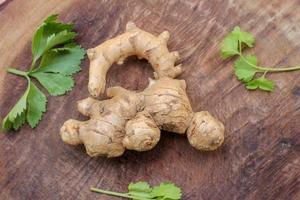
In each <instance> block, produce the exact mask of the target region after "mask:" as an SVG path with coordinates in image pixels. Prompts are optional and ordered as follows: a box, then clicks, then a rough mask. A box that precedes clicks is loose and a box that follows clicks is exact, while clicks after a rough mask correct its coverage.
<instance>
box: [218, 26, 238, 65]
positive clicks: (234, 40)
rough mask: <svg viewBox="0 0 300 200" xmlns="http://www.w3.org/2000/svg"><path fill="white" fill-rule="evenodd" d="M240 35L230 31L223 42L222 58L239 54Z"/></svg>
mask: <svg viewBox="0 0 300 200" xmlns="http://www.w3.org/2000/svg"><path fill="white" fill-rule="evenodd" d="M238 46H239V43H238V36H237V35H236V34H235V33H233V32H231V33H229V34H228V35H227V36H226V37H225V38H224V40H223V42H222V43H221V57H222V59H226V58H229V57H231V56H234V55H238V54H239V47H238Z"/></svg>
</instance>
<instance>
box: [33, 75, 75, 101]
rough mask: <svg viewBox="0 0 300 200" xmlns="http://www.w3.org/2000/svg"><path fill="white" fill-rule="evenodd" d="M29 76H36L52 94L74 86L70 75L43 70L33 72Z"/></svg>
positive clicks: (68, 89)
mask: <svg viewBox="0 0 300 200" xmlns="http://www.w3.org/2000/svg"><path fill="white" fill-rule="evenodd" d="M30 76H32V77H34V78H36V79H37V80H38V81H39V82H40V83H41V84H42V86H44V87H45V88H46V89H47V91H48V92H49V93H50V94H51V95H53V96H57V95H62V94H65V93H66V92H67V91H70V90H71V89H72V88H73V86H74V81H73V79H72V77H71V76H64V75H62V74H54V73H44V72H34V73H31V74H30Z"/></svg>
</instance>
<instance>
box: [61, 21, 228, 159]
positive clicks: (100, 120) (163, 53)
mask: <svg viewBox="0 0 300 200" xmlns="http://www.w3.org/2000/svg"><path fill="white" fill-rule="evenodd" d="M168 39H169V33H168V32H167V31H165V32H163V33H161V34H160V35H159V36H158V37H156V36H154V35H152V34H150V33H148V32H145V31H143V30H141V29H139V28H138V27H136V26H135V25H134V24H133V23H132V22H129V23H128V24H127V26H126V32H125V33H124V34H121V35H119V36H117V37H115V38H113V39H110V40H108V41H106V42H104V43H102V44H100V45H99V46H97V47H95V48H93V49H90V50H88V56H89V59H90V75H89V76H90V77H89V85H88V88H89V91H90V93H91V95H93V96H98V95H99V94H101V93H103V92H104V89H105V81H106V73H107V71H108V69H109V68H110V66H111V65H112V64H113V63H119V64H120V63H122V62H123V61H124V60H125V59H126V58H127V57H128V56H132V55H137V56H139V57H142V58H145V59H148V60H149V62H150V64H151V65H152V67H153V69H154V71H155V72H154V77H155V80H152V79H150V81H149V85H148V87H147V88H146V89H145V90H144V91H142V92H134V91H129V90H126V89H124V88H122V87H111V88H108V89H107V91H106V94H107V96H108V97H109V99H107V100H103V101H98V100H95V99H93V98H90V97H89V98H87V99H84V100H81V101H79V102H78V105H77V107H78V110H79V112H81V113H82V114H83V115H86V116H89V117H90V120H88V121H84V122H82V121H77V120H73V119H70V120H68V121H66V122H65V123H64V125H63V126H62V128H61V130H60V134H61V137H62V140H63V141H64V142H66V143H68V144H71V145H78V144H84V145H85V148H86V151H87V153H88V154H89V155H90V156H107V157H117V156H121V155H122V154H123V153H124V151H125V150H126V149H130V150H136V151H147V150H150V149H152V148H153V147H154V146H155V145H156V144H157V143H158V141H159V139H160V130H165V131H170V132H174V133H178V134H185V133H186V134H187V138H188V141H189V142H190V144H191V145H192V146H193V147H195V148H196V149H198V150H204V151H210V150H215V149H217V148H218V147H219V146H220V145H221V144H222V143H223V141H224V125H223V124H222V123H221V122H220V121H219V120H217V119H215V118H214V117H212V116H211V115H210V114H209V112H207V111H202V112H196V113H195V112H193V110H192V108H191V105H190V102H189V99H188V97H187V94H186V83H185V81H184V80H178V79H175V77H176V76H177V75H179V74H180V73H181V72H182V70H181V66H180V65H177V66H175V62H176V61H177V60H178V59H179V55H178V52H171V53H170V52H169V51H168V48H167V41H168Z"/></svg>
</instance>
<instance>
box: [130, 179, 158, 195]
mask: <svg viewBox="0 0 300 200" xmlns="http://www.w3.org/2000/svg"><path fill="white" fill-rule="evenodd" d="M151 192H152V189H151V187H150V185H149V184H148V183H147V182H137V183H130V184H129V186H128V194H130V195H131V196H132V197H133V199H135V198H137V197H140V198H148V199H152V198H153V195H152V194H151ZM134 197H135V198H134Z"/></svg>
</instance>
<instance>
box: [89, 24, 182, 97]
mask: <svg viewBox="0 0 300 200" xmlns="http://www.w3.org/2000/svg"><path fill="white" fill-rule="evenodd" d="M169 37H170V35H169V32H167V31H164V32H162V33H161V34H160V35H159V36H158V37H156V36H154V35H152V34H150V33H148V32H146V31H143V30H141V29H139V28H138V27H136V26H135V24H134V23H133V22H128V23H127V26H126V32H125V33H123V34H121V35H119V36H117V37H115V38H112V39H110V40H107V41H105V42H104V43H102V44H100V45H99V46H97V47H95V48H92V49H89V50H88V52H87V54H88V57H89V59H90V71H89V84H88V88H89V92H90V93H91V95H92V96H95V97H96V96H98V95H99V94H102V93H103V92H104V90H105V84H106V74H107V71H108V70H109V68H110V67H111V65H112V64H113V63H118V64H122V63H123V61H124V60H125V59H126V58H127V57H128V56H132V55H136V56H138V57H141V58H145V59H147V60H148V61H149V62H150V64H151V65H152V67H153V69H154V71H155V77H156V78H159V77H171V78H175V77H176V76H178V75H179V74H180V73H181V72H182V70H181V66H180V65H178V66H176V67H174V64H175V62H176V61H177V60H178V59H179V54H178V52H171V53H170V52H169V50H168V48H167V41H168V39H169Z"/></svg>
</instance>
